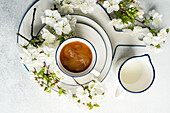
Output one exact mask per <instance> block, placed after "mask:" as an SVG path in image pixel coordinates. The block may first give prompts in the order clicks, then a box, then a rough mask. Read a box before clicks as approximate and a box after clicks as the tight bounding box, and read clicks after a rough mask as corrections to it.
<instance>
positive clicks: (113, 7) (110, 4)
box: [103, 0, 121, 13]
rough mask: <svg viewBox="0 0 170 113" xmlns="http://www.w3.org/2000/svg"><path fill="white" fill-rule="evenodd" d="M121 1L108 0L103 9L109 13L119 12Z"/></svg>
mask: <svg viewBox="0 0 170 113" xmlns="http://www.w3.org/2000/svg"><path fill="white" fill-rule="evenodd" d="M120 1H121V0H107V1H104V3H103V7H104V8H106V9H107V12H108V13H111V12H113V11H118V10H119V3H120Z"/></svg>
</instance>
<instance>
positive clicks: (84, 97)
mask: <svg viewBox="0 0 170 113" xmlns="http://www.w3.org/2000/svg"><path fill="white" fill-rule="evenodd" d="M76 96H77V100H80V103H82V104H83V103H84V104H87V103H89V102H90V100H91V99H90V98H89V92H88V90H87V89H85V90H84V89H83V88H82V87H79V88H77V90H76Z"/></svg>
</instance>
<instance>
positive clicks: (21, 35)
mask: <svg viewBox="0 0 170 113" xmlns="http://www.w3.org/2000/svg"><path fill="white" fill-rule="evenodd" d="M16 34H17V35H18V36H20V37H22V38H23V39H25V40H26V41H28V42H30V40H28V39H27V38H25V37H24V36H23V35H21V34H20V33H16Z"/></svg>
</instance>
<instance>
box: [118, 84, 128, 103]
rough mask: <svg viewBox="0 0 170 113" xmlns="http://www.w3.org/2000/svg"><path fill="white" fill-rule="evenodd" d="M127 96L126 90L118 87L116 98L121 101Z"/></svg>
mask: <svg viewBox="0 0 170 113" xmlns="http://www.w3.org/2000/svg"><path fill="white" fill-rule="evenodd" d="M125 95H126V91H125V89H123V88H122V87H121V86H120V85H118V86H117V88H116V92H115V97H116V98H117V99H119V100H121V99H123V98H124V97H125Z"/></svg>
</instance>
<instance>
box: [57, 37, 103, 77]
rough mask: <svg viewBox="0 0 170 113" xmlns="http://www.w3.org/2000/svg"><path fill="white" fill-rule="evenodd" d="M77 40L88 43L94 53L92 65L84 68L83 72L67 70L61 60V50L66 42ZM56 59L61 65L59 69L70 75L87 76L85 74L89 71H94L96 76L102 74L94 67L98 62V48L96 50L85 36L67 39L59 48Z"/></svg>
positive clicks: (58, 64)
mask: <svg viewBox="0 0 170 113" xmlns="http://www.w3.org/2000/svg"><path fill="white" fill-rule="evenodd" d="M75 41H79V42H81V43H84V44H85V45H87V46H88V47H89V49H90V50H91V53H92V61H91V64H90V66H89V67H88V68H87V69H86V70H84V71H82V72H78V73H74V72H71V71H69V70H67V69H66V68H64V66H63V65H62V63H61V60H60V52H61V50H62V48H63V47H64V46H65V45H66V44H68V43H71V42H75ZM55 59H56V63H57V66H58V67H59V69H60V70H61V71H62V72H63V73H64V74H66V75H68V76H70V77H82V76H85V75H87V74H89V73H93V74H94V75H95V76H99V75H100V73H99V72H98V71H96V70H95V69H94V67H95V65H96V62H97V53H96V50H95V48H94V46H93V45H92V44H91V43H90V42H89V41H88V40H86V39H84V38H80V37H72V38H69V39H66V40H65V41H64V42H63V43H61V44H60V45H59V47H58V48H57V50H56V56H55Z"/></svg>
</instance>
